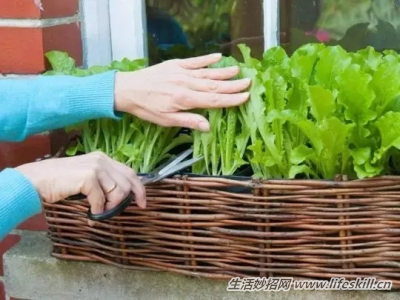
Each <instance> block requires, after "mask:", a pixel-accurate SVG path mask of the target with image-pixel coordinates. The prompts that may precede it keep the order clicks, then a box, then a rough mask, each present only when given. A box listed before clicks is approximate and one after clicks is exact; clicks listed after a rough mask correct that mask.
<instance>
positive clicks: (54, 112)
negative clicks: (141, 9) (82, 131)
mask: <svg viewBox="0 0 400 300" xmlns="http://www.w3.org/2000/svg"><path fill="white" fill-rule="evenodd" d="M114 75H115V72H106V73H103V74H99V75H94V76H88V77H72V76H48V77H47V76H38V77H36V78H33V79H3V80H0V140H4V141H21V140H23V139H24V138H26V137H27V136H29V135H31V134H34V133H39V132H43V131H46V130H51V129H55V128H62V127H65V126H69V125H72V124H75V123H79V122H81V121H84V120H89V119H95V118H101V117H109V118H118V117H117V115H116V114H115V112H114ZM40 210H41V203H40V197H39V195H38V193H37V192H36V190H35V188H34V187H33V186H32V184H31V183H30V182H29V180H27V179H26V178H25V177H24V176H23V175H22V174H21V173H19V172H18V171H16V170H15V169H5V170H3V171H2V172H0V240H1V239H2V238H3V237H4V236H5V235H6V234H7V233H8V232H9V231H10V230H11V229H13V228H15V227H16V226H17V225H18V224H19V223H21V222H23V221H24V220H26V219H27V218H29V217H31V216H33V215H35V214H37V213H39V212H40Z"/></svg>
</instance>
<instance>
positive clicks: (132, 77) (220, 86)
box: [114, 54, 250, 131]
mask: <svg viewBox="0 0 400 300" xmlns="http://www.w3.org/2000/svg"><path fill="white" fill-rule="evenodd" d="M220 59H221V54H210V55H205V56H199V57H194V58H188V59H173V60H169V61H165V62H163V63H160V64H157V65H154V66H151V67H148V68H146V69H142V70H139V71H136V72H118V73H117V74H116V78H115V105H114V107H115V110H117V111H123V112H127V113H130V114H132V115H135V116H137V117H139V118H141V119H144V120H147V121H150V122H152V123H156V124H158V125H161V126H168V127H187V128H192V129H198V130H201V131H209V129H210V125H209V123H208V121H207V119H206V118H204V117H203V116H201V115H198V114H194V113H189V112H182V111H186V110H190V109H194V108H217V107H230V106H237V105H240V104H242V103H243V102H245V101H247V99H248V97H249V93H247V92H244V93H241V91H243V90H245V89H246V88H247V87H248V86H249V85H250V79H239V80H227V79H230V78H232V77H234V76H235V75H237V74H238V72H239V68H238V67H228V68H215V69H213V68H209V69H208V68H205V67H207V66H209V65H211V64H213V63H216V62H218V61H219V60H220Z"/></svg>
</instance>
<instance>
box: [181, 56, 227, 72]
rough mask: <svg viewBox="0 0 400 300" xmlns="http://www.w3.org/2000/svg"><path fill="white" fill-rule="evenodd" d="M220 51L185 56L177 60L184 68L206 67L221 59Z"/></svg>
mask: <svg viewBox="0 0 400 300" xmlns="http://www.w3.org/2000/svg"><path fill="white" fill-rule="evenodd" d="M221 57H222V55H221V53H213V54H208V55H203V56H198V57H192V58H186V59H180V60H178V63H179V65H180V66H181V67H183V68H186V69H199V68H204V67H208V66H209V65H212V64H214V63H216V62H218V61H219V60H220V59H221Z"/></svg>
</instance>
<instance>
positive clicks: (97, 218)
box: [88, 193, 134, 221]
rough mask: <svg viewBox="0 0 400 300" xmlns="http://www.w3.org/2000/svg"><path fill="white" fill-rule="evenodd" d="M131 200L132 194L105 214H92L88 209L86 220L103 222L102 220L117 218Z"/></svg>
mask: <svg viewBox="0 0 400 300" xmlns="http://www.w3.org/2000/svg"><path fill="white" fill-rule="evenodd" d="M133 198H134V195H133V193H130V194H129V195H128V196H127V197H126V198H125V199H124V200H122V201H121V203H120V204H118V205H117V206H116V207H114V208H112V209H110V210H107V211H106V212H104V213H101V214H93V213H92V212H91V211H90V208H89V211H88V218H89V219H90V220H93V221H103V220H107V219H111V218H112V217H114V216H118V215H119V214H121V213H122V212H123V211H124V210H125V209H126V208H127V207H128V206H129V204H131V202H132V200H133Z"/></svg>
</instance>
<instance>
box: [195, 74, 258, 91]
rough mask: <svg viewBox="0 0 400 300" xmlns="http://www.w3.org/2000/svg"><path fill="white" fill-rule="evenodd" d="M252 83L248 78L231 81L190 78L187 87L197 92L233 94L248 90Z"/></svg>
mask: <svg viewBox="0 0 400 300" xmlns="http://www.w3.org/2000/svg"><path fill="white" fill-rule="evenodd" d="M250 82H251V81H250V79H248V78H245V79H239V80H230V81H219V80H210V79H197V78H188V80H187V85H188V87H189V88H191V89H192V90H195V91H202V92H213V93H221V94H233V93H239V92H241V91H243V90H245V89H247V88H248V87H249V85H250Z"/></svg>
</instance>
